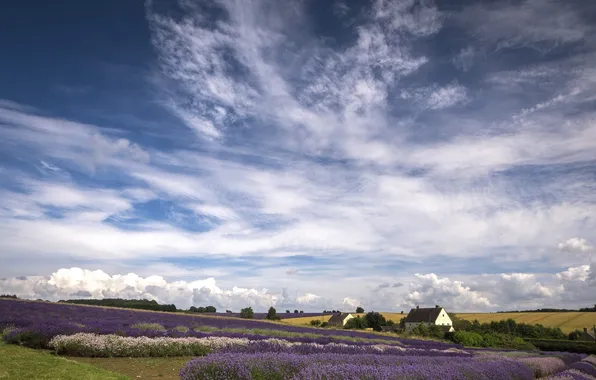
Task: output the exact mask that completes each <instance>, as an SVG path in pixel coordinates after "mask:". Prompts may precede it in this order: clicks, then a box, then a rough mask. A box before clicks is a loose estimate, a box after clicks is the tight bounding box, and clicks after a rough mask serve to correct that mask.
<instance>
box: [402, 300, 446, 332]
mask: <svg viewBox="0 0 596 380" xmlns="http://www.w3.org/2000/svg"><path fill="white" fill-rule="evenodd" d="M420 324H425V325H427V326H431V325H437V326H439V327H441V328H442V329H443V330H444V331H445V332H452V331H455V330H454V329H453V322H452V321H451V318H449V315H448V314H447V312H446V311H445V309H443V308H442V307H440V306H439V305H436V306H435V307H429V308H420V307H419V306H416V308H415V309H412V310H410V312H409V313H408V316H407V317H406V331H407V332H412V330H414V328H416V326H418V325H420Z"/></svg>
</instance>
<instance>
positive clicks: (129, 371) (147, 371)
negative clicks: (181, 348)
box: [69, 357, 192, 380]
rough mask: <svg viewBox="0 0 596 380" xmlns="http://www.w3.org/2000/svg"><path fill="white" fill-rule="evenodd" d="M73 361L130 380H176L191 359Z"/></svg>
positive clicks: (76, 359) (77, 359)
mask: <svg viewBox="0 0 596 380" xmlns="http://www.w3.org/2000/svg"><path fill="white" fill-rule="evenodd" d="M69 359H72V360H74V361H77V362H80V363H84V364H90V365H92V366H96V367H100V368H102V369H104V370H108V371H112V372H118V373H121V374H124V375H127V376H129V377H130V378H131V379H160V380H178V379H180V376H179V375H178V373H179V372H180V368H182V366H184V364H186V362H188V361H189V360H190V359H192V358H191V357H178V358H69Z"/></svg>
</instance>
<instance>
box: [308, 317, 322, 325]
mask: <svg viewBox="0 0 596 380" xmlns="http://www.w3.org/2000/svg"><path fill="white" fill-rule="evenodd" d="M310 324H311V325H313V326H320V325H321V321H319V320H318V319H313V320H312V321H310Z"/></svg>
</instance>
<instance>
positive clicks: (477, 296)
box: [404, 273, 496, 311]
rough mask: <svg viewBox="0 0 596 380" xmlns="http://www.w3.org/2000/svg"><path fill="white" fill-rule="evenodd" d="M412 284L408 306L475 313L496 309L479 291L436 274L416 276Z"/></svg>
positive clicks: (407, 298) (407, 301)
mask: <svg viewBox="0 0 596 380" xmlns="http://www.w3.org/2000/svg"><path fill="white" fill-rule="evenodd" d="M415 276H416V280H415V281H414V282H411V283H410V286H409V292H408V294H407V295H406V296H405V298H404V301H405V302H404V304H405V305H407V306H415V305H441V306H443V307H445V308H448V309H451V310H458V311H473V310H478V309H487V308H492V307H495V306H496V305H494V304H492V303H491V301H490V300H489V299H488V298H487V297H486V296H484V295H483V294H482V293H480V292H478V291H474V290H472V289H470V288H469V287H467V286H465V285H464V283H463V282H461V281H452V280H450V279H449V278H446V277H445V278H439V277H438V276H437V275H436V274H434V273H430V274H424V275H423V274H418V273H417V274H416V275H415Z"/></svg>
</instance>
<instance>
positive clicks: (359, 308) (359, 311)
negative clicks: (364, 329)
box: [356, 306, 364, 313]
mask: <svg viewBox="0 0 596 380" xmlns="http://www.w3.org/2000/svg"><path fill="white" fill-rule="evenodd" d="M356 313H364V308H363V307H362V306H358V307H357V308H356Z"/></svg>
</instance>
